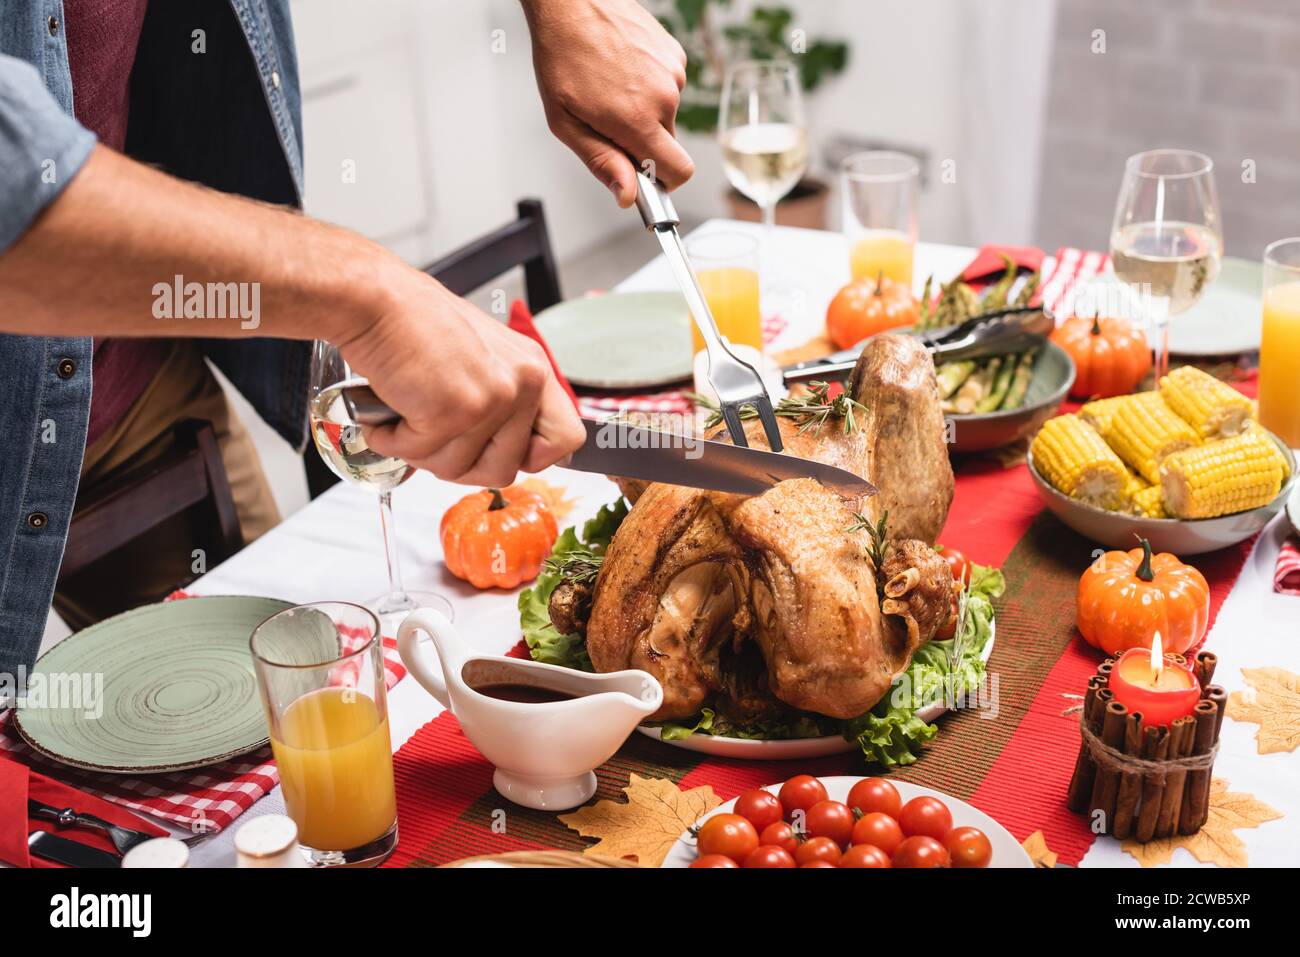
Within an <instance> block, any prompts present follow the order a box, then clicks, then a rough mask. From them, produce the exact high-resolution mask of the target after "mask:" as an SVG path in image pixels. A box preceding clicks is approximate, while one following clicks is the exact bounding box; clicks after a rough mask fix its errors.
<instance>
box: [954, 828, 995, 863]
mask: <svg viewBox="0 0 1300 957" xmlns="http://www.w3.org/2000/svg"><path fill="white" fill-rule="evenodd" d="M943 846H944V847H945V848H947V850H948V853H949V854H950V855H951V856H952V866H953V867H988V866H989V860H990V859H991V858H992V857H993V845H992V844H990V843H989V839H988V838H987V837H986V836H985V834H984V832H983V831H981V830H980V829H979V828H977V827H954V828H953V829H952V830H951V831H949V832H948V833H947V834H945V835H944V837H943Z"/></svg>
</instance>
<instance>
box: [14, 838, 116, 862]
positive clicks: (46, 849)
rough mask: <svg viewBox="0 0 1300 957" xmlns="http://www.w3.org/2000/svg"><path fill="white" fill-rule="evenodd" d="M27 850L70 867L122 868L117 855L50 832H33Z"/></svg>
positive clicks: (28, 840) (28, 839)
mask: <svg viewBox="0 0 1300 957" xmlns="http://www.w3.org/2000/svg"><path fill="white" fill-rule="evenodd" d="M27 850H28V851H29V852H31V853H32V854H35V855H36V856H37V857H43V858H45V859H46V860H49V861H54V862H55V863H57V864H66V865H67V866H68V867H121V866H122V859H121V858H120V857H118V856H117V855H116V854H111V853H109V852H108V851H103V850H100V849H99V848H97V847H90V846H89V845H87V844H81V843H78V842H77V841H70V840H68V838H66V837H59V836H58V835H57V834H51V833H50V832H49V831H33V832H32V833H31V834H30V835H28V837H27Z"/></svg>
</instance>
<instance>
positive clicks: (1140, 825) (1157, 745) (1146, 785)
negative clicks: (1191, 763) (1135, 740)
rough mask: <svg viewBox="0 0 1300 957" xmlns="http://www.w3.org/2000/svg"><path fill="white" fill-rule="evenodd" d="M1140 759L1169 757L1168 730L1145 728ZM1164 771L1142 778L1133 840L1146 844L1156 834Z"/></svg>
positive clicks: (1157, 759)
mask: <svg viewBox="0 0 1300 957" xmlns="http://www.w3.org/2000/svg"><path fill="white" fill-rule="evenodd" d="M1142 757H1143V758H1144V759H1145V760H1147V761H1164V760H1167V759H1168V757H1169V729H1168V728H1166V727H1155V728H1147V729H1146V730H1145V731H1144V732H1143V735H1142ZM1167 777H1168V774H1167V773H1166V772H1164V771H1148V772H1147V773H1146V774H1145V775H1144V776H1143V778H1142V809H1141V810H1140V811H1139V812H1138V819H1137V828H1136V830H1135V831H1134V833H1133V837H1134V839H1135V840H1138V841H1141V842H1143V843H1146V842H1147V841H1149V840H1151V838H1152V836H1154V834H1155V832H1156V818H1157V816H1158V815H1159V814H1160V802H1161V798H1163V797H1164V794H1165V779H1166V778H1167Z"/></svg>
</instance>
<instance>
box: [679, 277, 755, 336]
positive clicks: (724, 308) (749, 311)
mask: <svg viewBox="0 0 1300 957" xmlns="http://www.w3.org/2000/svg"><path fill="white" fill-rule="evenodd" d="M696 278H697V279H699V281H700V289H701V290H702V291H703V293H704V299H705V301H706V302H708V304H709V311H710V312H712V313H713V321H714V322H716V323H717V324H718V331H719V332H721V333H722V335H723V336H724V337H725V338H726V339H727V340H728V341H729V342H731V344H732V345H737V346H740V345H744V346H753V347H754V348H755V349H758V350H760V351H761V350H762V348H763V317H762V313H761V312H760V311H759V306H758V273H756V272H755V271H754V270H752V269H745V268H744V267H742V266H726V267H722V268H719V269H702V270H700V271H699V272H698V273H696ZM691 341H692V342H693V343H694V349H693V351H694V352H699V351H700V350H701V349H703V348H704V339H703V337H701V335H700V330H699V329H697V328H696V327H695V323H691Z"/></svg>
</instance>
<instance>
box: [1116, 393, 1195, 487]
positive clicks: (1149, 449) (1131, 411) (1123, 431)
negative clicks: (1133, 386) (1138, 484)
mask: <svg viewBox="0 0 1300 957" xmlns="http://www.w3.org/2000/svg"><path fill="white" fill-rule="evenodd" d="M1124 398H1125V401H1124V402H1122V403H1120V404H1119V405H1117V406H1116V408H1115V411H1114V413H1113V414H1112V415H1111V419H1110V428H1108V429H1107V430H1106V432H1105V439H1106V442H1107V443H1108V444H1109V445H1110V447H1111V448H1112V449H1114V450H1115V452H1116V453H1117V454H1118V455H1119V457H1120V458H1122V459H1123V460H1124V461H1125V462H1127V463H1128V464H1129V465H1131V466H1132V467H1133V468H1135V469H1137V471H1138V474H1139V475H1141V476H1142V477H1143V478H1144V479H1146V480H1147V481H1148V482H1150V483H1151V484H1152V485H1154V484H1155V483H1156V482H1159V481H1160V463H1161V462H1162V461H1164V459H1165V456H1167V455H1172V454H1173V453H1174V452H1178V451H1181V450H1182V449H1185V448H1187V447H1189V446H1192V445H1196V444H1197V442H1198V439H1197V437H1196V433H1195V432H1194V431H1193V430H1192V427H1191V426H1190V425H1188V424H1187V423H1186V422H1184V421H1183V420H1182V419H1180V418H1179V417H1178V416H1176V415H1174V413H1173V412H1172V411H1171V410H1170V408H1169V406H1167V405H1165V400H1164V399H1162V398H1160V393H1158V392H1139V393H1137V394H1135V395H1130V396H1125V397H1124Z"/></svg>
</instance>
